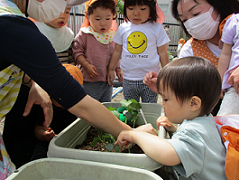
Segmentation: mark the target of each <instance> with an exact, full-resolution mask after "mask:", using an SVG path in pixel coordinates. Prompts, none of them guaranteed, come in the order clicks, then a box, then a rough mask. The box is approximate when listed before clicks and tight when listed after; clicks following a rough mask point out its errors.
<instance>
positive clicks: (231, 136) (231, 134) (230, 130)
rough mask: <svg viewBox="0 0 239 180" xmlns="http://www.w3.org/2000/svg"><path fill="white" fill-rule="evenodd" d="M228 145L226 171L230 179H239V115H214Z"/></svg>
mask: <svg viewBox="0 0 239 180" xmlns="http://www.w3.org/2000/svg"><path fill="white" fill-rule="evenodd" d="M214 119H215V121H216V123H217V124H218V127H219V129H220V134H221V137H222V139H223V141H224V144H225V146H226V147H227V156H226V164H225V172H226V176H227V179H228V180H238V179H239V115H228V116H216V117H214Z"/></svg>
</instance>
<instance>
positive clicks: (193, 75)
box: [157, 56, 222, 116]
mask: <svg viewBox="0 0 239 180" xmlns="http://www.w3.org/2000/svg"><path fill="white" fill-rule="evenodd" d="M160 83H162V86H163V87H162V89H160V87H159V85H160ZM221 86H222V83H221V77H220V74H219V72H218V70H217V68H216V67H215V66H214V65H213V64H212V63H211V62H210V61H208V60H206V59H204V58H201V57H194V56H192V57H185V58H181V59H177V60H174V61H172V62H170V63H169V64H167V65H166V66H165V67H164V68H163V69H162V70H161V71H160V72H159V75H158V79H157V88H158V92H159V93H160V92H162V91H163V90H165V89H167V88H169V89H170V90H172V92H174V93H175V96H176V98H177V100H178V101H179V102H181V103H183V102H184V101H185V100H188V99H190V98H192V97H193V96H197V97H199V98H200V99H201V105H202V106H201V113H200V116H202V115H205V114H207V115H208V114H210V113H211V112H212V110H213V108H214V107H215V105H216V104H217V103H218V101H219V98H220V95H221Z"/></svg>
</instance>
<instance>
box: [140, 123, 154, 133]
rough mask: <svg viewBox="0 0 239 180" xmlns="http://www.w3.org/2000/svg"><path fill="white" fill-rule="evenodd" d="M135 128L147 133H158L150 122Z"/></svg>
mask: <svg viewBox="0 0 239 180" xmlns="http://www.w3.org/2000/svg"><path fill="white" fill-rule="evenodd" d="M136 129H137V131H144V132H147V133H149V134H153V135H158V131H157V130H156V129H154V127H153V126H152V124H150V123H148V124H145V125H142V126H139V127H137V128H136Z"/></svg>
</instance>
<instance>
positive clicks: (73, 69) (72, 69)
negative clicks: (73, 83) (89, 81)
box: [62, 64, 83, 85]
mask: <svg viewBox="0 0 239 180" xmlns="http://www.w3.org/2000/svg"><path fill="white" fill-rule="evenodd" d="M62 65H63V66H64V67H65V68H66V70H67V71H68V72H69V73H70V74H71V75H72V76H73V78H74V79H75V80H77V81H78V82H79V83H80V84H81V85H83V75H82V73H81V70H80V69H79V68H78V67H76V66H74V65H72V64H62Z"/></svg>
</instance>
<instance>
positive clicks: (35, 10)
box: [27, 0, 67, 22]
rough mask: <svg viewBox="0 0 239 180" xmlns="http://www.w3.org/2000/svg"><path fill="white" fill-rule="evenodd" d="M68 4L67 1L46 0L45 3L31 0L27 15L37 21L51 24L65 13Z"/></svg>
mask: <svg viewBox="0 0 239 180" xmlns="http://www.w3.org/2000/svg"><path fill="white" fill-rule="evenodd" d="M66 3H67V2H66V1H65V0H44V1H43V2H38V1H37V0H29V4H28V8H27V13H28V14H29V16H30V17H31V18H33V19H35V20H36V21H41V22H49V21H52V20H54V19H56V18H58V17H59V16H60V14H61V13H64V11H65V8H66Z"/></svg>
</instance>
